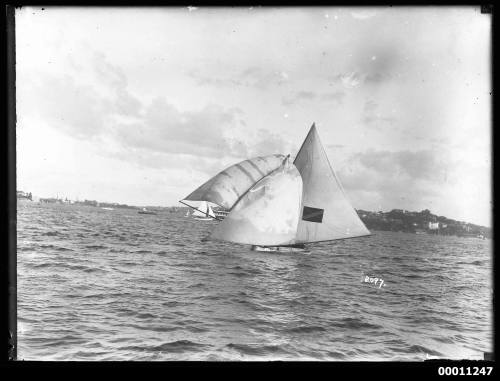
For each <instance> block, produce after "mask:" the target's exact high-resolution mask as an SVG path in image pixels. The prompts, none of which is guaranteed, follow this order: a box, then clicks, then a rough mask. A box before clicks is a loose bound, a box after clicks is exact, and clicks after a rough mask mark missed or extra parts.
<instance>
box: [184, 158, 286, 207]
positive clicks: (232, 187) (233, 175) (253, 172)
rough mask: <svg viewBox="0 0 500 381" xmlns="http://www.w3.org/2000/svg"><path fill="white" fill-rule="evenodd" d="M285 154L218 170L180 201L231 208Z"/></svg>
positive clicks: (279, 161)
mask: <svg viewBox="0 0 500 381" xmlns="http://www.w3.org/2000/svg"><path fill="white" fill-rule="evenodd" d="M284 158H285V156H283V155H269V156H259V157H256V158H253V159H248V160H244V161H242V162H240V163H237V164H234V165H232V166H230V167H229V168H226V169H225V170H223V171H222V172H219V173H218V174H217V175H216V176H214V177H212V178H211V179H210V180H208V181H207V182H205V183H204V184H203V185H201V186H200V187H198V188H197V189H196V190H195V191H193V192H192V193H191V194H189V195H188V196H186V197H185V198H184V199H183V200H181V202H182V203H183V204H186V205H188V206H190V207H192V208H195V207H196V205H198V203H199V202H200V201H208V202H211V203H213V204H216V205H219V206H222V207H224V208H225V209H231V208H232V207H233V206H234V204H235V203H236V202H237V201H238V200H239V199H240V197H241V196H242V195H244V194H245V193H246V192H247V191H248V189H250V188H251V187H252V186H253V185H254V184H255V183H256V182H257V181H259V180H260V179H262V178H263V177H265V176H267V175H268V174H269V173H271V172H272V171H274V170H275V169H276V168H278V167H279V166H280V165H281V163H282V162H283V159H284Z"/></svg>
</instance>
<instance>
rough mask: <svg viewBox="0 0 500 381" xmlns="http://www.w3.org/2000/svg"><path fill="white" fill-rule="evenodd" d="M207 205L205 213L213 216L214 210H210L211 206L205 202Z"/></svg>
mask: <svg viewBox="0 0 500 381" xmlns="http://www.w3.org/2000/svg"><path fill="white" fill-rule="evenodd" d="M207 206H208V209H207V215H208V216H209V217H212V218H215V213H214V211H213V210H212V207H211V206H210V205H208V204H207Z"/></svg>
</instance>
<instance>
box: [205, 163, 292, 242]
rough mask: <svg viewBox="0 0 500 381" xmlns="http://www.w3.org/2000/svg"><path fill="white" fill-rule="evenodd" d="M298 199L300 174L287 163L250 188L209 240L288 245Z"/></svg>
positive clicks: (290, 240)
mask: <svg viewBox="0 0 500 381" xmlns="http://www.w3.org/2000/svg"><path fill="white" fill-rule="evenodd" d="M301 197H302V179H301V177H300V173H299V172H298V171H297V168H296V167H295V166H294V165H293V164H291V163H289V162H288V159H286V160H285V161H284V163H283V164H282V165H281V166H280V167H279V168H278V169H276V170H275V171H273V172H272V173H271V174H270V175H268V176H266V177H264V178H263V179H262V180H260V181H259V182H257V183H256V184H255V185H254V186H253V187H252V188H250V190H249V191H248V192H247V193H246V194H245V195H244V196H243V197H242V198H241V199H240V201H238V203H237V204H236V205H235V206H234V207H233V209H232V210H231V212H230V213H229V214H228V216H227V217H226V218H225V219H224V220H223V221H222V222H221V223H220V224H219V225H218V226H217V227H216V229H215V230H214V232H213V233H212V237H213V238H215V239H220V240H224V241H231V242H237V243H243V244H252V245H273V246H274V245H288V244H291V243H293V241H294V240H295V236H296V232H297V224H298V222H299V215H300V207H301Z"/></svg>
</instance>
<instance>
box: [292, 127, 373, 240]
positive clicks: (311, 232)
mask: <svg viewBox="0 0 500 381" xmlns="http://www.w3.org/2000/svg"><path fill="white" fill-rule="evenodd" d="M294 164H295V166H296V167H297V169H298V171H299V172H300V175H301V176H302V182H303V191H302V210H301V213H300V220H299V224H298V228H297V237H296V243H307V242H319V241H329V240H334V239H340V238H349V237H359V236H364V235H369V234H370V232H369V231H368V229H367V228H366V227H365V225H364V224H363V222H362V221H361V220H360V219H359V217H358V215H357V213H356V211H355V210H354V208H353V207H352V206H351V204H350V202H349V200H348V199H347V197H346V195H345V194H344V190H343V189H342V185H341V184H340V181H339V179H338V178H337V176H336V175H335V173H334V171H333V169H332V167H331V166H330V163H329V161H328V157H327V156H326V153H325V150H324V149H323V146H322V145H321V142H320V140H319V137H318V133H317V131H316V127H315V125H314V124H313V125H312V127H311V129H310V131H309V133H308V134H307V137H306V139H305V140H304V143H303V144H302V147H301V148H300V150H299V153H298V154H297V156H296V158H295V161H294Z"/></svg>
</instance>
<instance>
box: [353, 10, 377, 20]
mask: <svg viewBox="0 0 500 381" xmlns="http://www.w3.org/2000/svg"><path fill="white" fill-rule="evenodd" d="M376 15H377V12H376V11H375V10H372V9H364V10H359V11H355V12H351V16H352V17H353V18H355V19H357V20H368V19H371V18H372V17H375V16H376Z"/></svg>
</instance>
